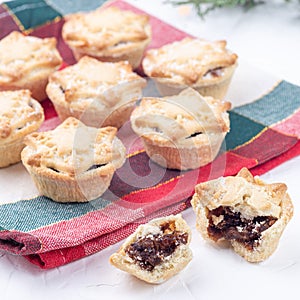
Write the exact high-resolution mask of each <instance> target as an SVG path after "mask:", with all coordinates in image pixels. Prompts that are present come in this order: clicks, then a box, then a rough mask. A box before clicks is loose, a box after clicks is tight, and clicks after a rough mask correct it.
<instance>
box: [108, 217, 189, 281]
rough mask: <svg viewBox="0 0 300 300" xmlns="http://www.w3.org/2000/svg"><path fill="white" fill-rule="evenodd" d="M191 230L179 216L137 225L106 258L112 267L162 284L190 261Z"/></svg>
mask: <svg viewBox="0 0 300 300" xmlns="http://www.w3.org/2000/svg"><path fill="white" fill-rule="evenodd" d="M190 241H191V230H190V228H189V227H188V225H187V224H186V222H185V221H184V219H183V218H182V217H181V215H176V216H174V215H171V216H168V217H162V218H157V219H153V220H152V221H150V222H149V223H147V224H144V225H140V226H139V227H138V228H137V229H136V231H135V232H134V233H133V234H132V235H130V236H129V237H128V238H127V239H126V240H125V242H124V244H123V245H122V246H121V248H120V249H119V251H118V252H116V253H114V254H113V255H111V257H110V262H111V264H112V265H114V266H115V267H117V268H119V269H121V270H123V271H125V272H128V273H129V274H132V275H134V276H136V277H137V278H139V279H141V280H144V281H146V282H149V283H156V284H158V283H162V282H163V281H165V280H167V279H169V278H170V277H172V276H174V275H175V274H177V273H178V272H180V271H181V270H183V269H184V268H185V267H186V266H187V264H188V263H189V262H190V261H191V260H192V257H193V255H192V251H191V250H190V248H189V244H190Z"/></svg>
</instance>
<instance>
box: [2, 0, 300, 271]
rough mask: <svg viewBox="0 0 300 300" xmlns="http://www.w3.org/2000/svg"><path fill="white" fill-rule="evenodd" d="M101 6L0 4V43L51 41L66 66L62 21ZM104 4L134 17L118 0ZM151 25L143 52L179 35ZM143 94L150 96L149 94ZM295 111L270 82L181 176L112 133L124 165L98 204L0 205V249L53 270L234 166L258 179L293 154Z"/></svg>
mask: <svg viewBox="0 0 300 300" xmlns="http://www.w3.org/2000/svg"><path fill="white" fill-rule="evenodd" d="M103 2H104V1H101V0H97V1H95V0H93V1H76V2H75V3H74V1H60V0H57V1H54V0H52V1H50V0H48V1H44V0H17V1H12V2H7V3H4V4H2V5H1V6H0V38H2V37H4V36H5V35H7V34H8V33H9V32H11V31H12V30H19V31H22V32H24V33H26V34H30V35H34V36H39V37H47V36H56V37H57V39H58V49H59V51H60V53H61V54H62V56H63V58H64V61H65V62H66V63H67V64H72V63H74V62H75V61H74V58H73V55H72V53H71V51H70V50H69V48H68V47H67V46H66V45H65V43H64V42H63V40H62V39H61V34H60V32H61V28H62V25H63V23H64V19H63V15H65V14H68V13H71V12H74V11H78V10H91V9H94V8H96V7H98V6H100V5H101V4H102V3H103ZM81 4H82V6H81ZM110 4H112V5H116V6H119V7H121V8H124V9H130V10H133V11H137V12H140V10H138V9H137V8H135V7H133V6H131V5H129V4H128V3H126V2H124V1H118V0H117V1H114V2H112V3H110ZM151 24H152V28H153V41H152V43H151V45H150V46H149V47H153V48H155V47H159V46H161V45H163V44H166V43H169V42H172V41H174V40H180V39H182V38H183V37H185V36H187V34H186V33H184V32H182V31H180V30H177V29H175V28H173V27H171V26H169V25H167V24H165V23H163V22H162V21H160V20H158V19H156V18H155V17H151ZM165 32H168V34H165ZM161 33H163V34H161ZM150 89H152V93H153V94H155V93H157V92H156V91H155V90H154V87H150ZM42 105H43V107H44V110H45V114H46V121H45V123H44V125H43V129H50V128H53V127H55V126H56V125H57V124H58V123H59V120H58V118H57V116H56V112H55V110H54V108H53V106H52V104H51V102H50V101H49V100H45V101H43V103H42ZM299 107H300V87H298V86H295V85H293V84H290V83H288V82H286V81H280V82H278V83H277V84H276V85H275V86H274V88H273V89H272V90H271V91H269V92H268V94H266V95H264V96H263V97H261V98H260V99H258V100H256V101H254V102H252V103H250V104H247V105H243V106H240V107H236V108H234V109H232V110H231V111H230V120H231V131H230V133H229V134H228V135H227V137H226V140H225V143H224V145H223V149H222V150H221V152H220V154H219V156H218V157H217V158H216V160H215V161H214V162H212V163H211V164H209V165H207V166H204V167H202V168H200V169H196V170H192V171H186V172H180V171H175V170H165V169H164V168H162V167H159V166H158V165H156V164H154V163H152V162H151V161H149V158H148V156H147V155H146V153H145V151H144V150H143V148H142V146H141V145H142V144H141V143H140V140H139V139H138V138H137V137H136V136H135V135H134V133H133V132H132V131H131V128H130V125H129V124H127V125H126V126H125V127H123V128H122V130H121V131H120V133H119V135H120V138H121V139H122V140H123V142H124V143H125V145H126V146H127V151H128V153H127V160H126V163H125V165H124V166H123V167H122V168H120V169H119V170H118V171H117V172H116V174H115V175H114V177H113V180H112V182H111V186H110V188H109V189H108V190H107V192H106V193H105V194H104V195H103V196H101V198H99V199H96V200H93V201H91V202H89V203H80V204H78V203H69V204H60V203H56V202H54V201H52V200H50V199H48V198H46V197H44V196H37V197H35V198H33V199H24V200H20V201H16V202H14V203H4V204H2V205H0V249H2V250H6V251H8V252H10V253H13V254H18V255H22V256H24V257H25V258H26V259H28V260H29V261H30V262H32V263H33V264H36V265H38V266H40V267H41V268H44V269H49V268H53V267H57V266H61V265H64V264H67V263H69V262H72V261H74V260H77V259H80V258H83V257H85V256H87V255H91V254H93V253H95V252H97V251H100V250H101V249H104V248H106V247H108V246H109V245H112V244H114V243H116V242H118V241H120V240H122V239H124V238H125V237H127V236H128V235H129V234H130V233H132V232H133V231H134V230H135V229H136V227H137V226H138V225H139V224H141V223H145V222H147V221H148V220H150V219H152V218H155V217H159V216H165V215H169V214H172V213H173V214H176V213H179V212H181V211H183V210H184V209H186V208H188V207H189V206H190V201H189V200H190V197H191V196H192V194H193V192H194V187H195V185H196V184H197V183H199V182H202V181H205V180H209V179H213V178H217V177H219V176H227V175H235V174H236V173H237V172H238V171H239V170H240V169H241V167H247V168H249V169H251V170H252V173H253V174H263V173H264V172H266V171H268V170H270V169H272V168H274V167H275V166H277V165H278V164H280V163H282V162H284V161H286V160H288V159H290V158H291V157H294V156H296V155H299V153H300V143H299V138H300V111H299ZM4 200H5V199H4ZM4 202H5V201H4Z"/></svg>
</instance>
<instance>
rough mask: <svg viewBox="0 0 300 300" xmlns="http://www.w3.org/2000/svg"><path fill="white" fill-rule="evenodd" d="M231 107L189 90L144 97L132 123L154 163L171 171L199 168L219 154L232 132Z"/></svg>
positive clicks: (134, 112) (132, 116)
mask: <svg viewBox="0 0 300 300" xmlns="http://www.w3.org/2000/svg"><path fill="white" fill-rule="evenodd" d="M230 107H231V104H230V103H229V102H223V101H221V100H217V99H213V98H212V97H202V96H201V95H200V94H199V93H197V92H196V91H195V90H193V89H191V88H188V89H186V90H184V91H182V92H181V93H180V94H179V95H176V96H170V97H164V98H150V97H149V98H143V99H142V101H141V103H140V105H139V106H138V107H137V108H136V109H135V110H134V111H133V113H132V115H131V124H132V128H133V130H134V131H135V132H136V133H137V134H138V135H139V136H141V137H142V139H143V142H144V145H145V149H146V152H147V153H148V155H149V156H150V158H151V159H152V160H154V161H156V162H157V163H158V164H160V165H163V166H167V167H168V168H175V169H180V170H185V169H195V168H198V167H199V166H202V165H205V164H207V163H209V162H211V161H212V160H213V159H214V158H215V157H216V155H217V154H218V152H219V149H220V146H221V143H222V141H223V139H224V137H225V135H226V133H227V132H228V131H229V129H230V124H229V116H228V113H227V112H226V111H227V110H228V109H230Z"/></svg>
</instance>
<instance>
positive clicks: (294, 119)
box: [272, 110, 300, 138]
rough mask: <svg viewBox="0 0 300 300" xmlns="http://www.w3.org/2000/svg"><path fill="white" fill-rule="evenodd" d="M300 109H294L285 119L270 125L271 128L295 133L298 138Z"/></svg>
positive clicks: (285, 132) (299, 134)
mask: <svg viewBox="0 0 300 300" xmlns="http://www.w3.org/2000/svg"><path fill="white" fill-rule="evenodd" d="M299 124H300V110H298V111H296V112H295V113H294V114H293V115H291V116H290V117H288V118H287V119H285V120H283V121H281V122H279V123H278V124H275V125H274V126H272V129H274V130H277V131H279V132H281V133H283V134H289V135H296V136H297V137H298V138H300V126H299Z"/></svg>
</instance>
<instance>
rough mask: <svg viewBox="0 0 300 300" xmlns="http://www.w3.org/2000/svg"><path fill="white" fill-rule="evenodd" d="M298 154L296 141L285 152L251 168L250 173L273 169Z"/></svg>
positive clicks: (256, 173)
mask: <svg viewBox="0 0 300 300" xmlns="http://www.w3.org/2000/svg"><path fill="white" fill-rule="evenodd" d="M298 155H300V141H298V143H297V144H296V145H295V146H294V147H292V148H291V149H289V150H288V151H286V152H285V153H283V154H281V155H279V156H277V157H275V158H273V159H270V160H269V161H267V162H265V163H264V164H261V165H259V166H257V167H255V168H253V169H251V173H252V174H253V175H262V174H265V173H266V172H268V171H270V170H272V169H274V168H275V167H277V166H279V165H281V164H283V163H284V162H286V161H288V160H290V159H292V158H294V157H296V156H298Z"/></svg>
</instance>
